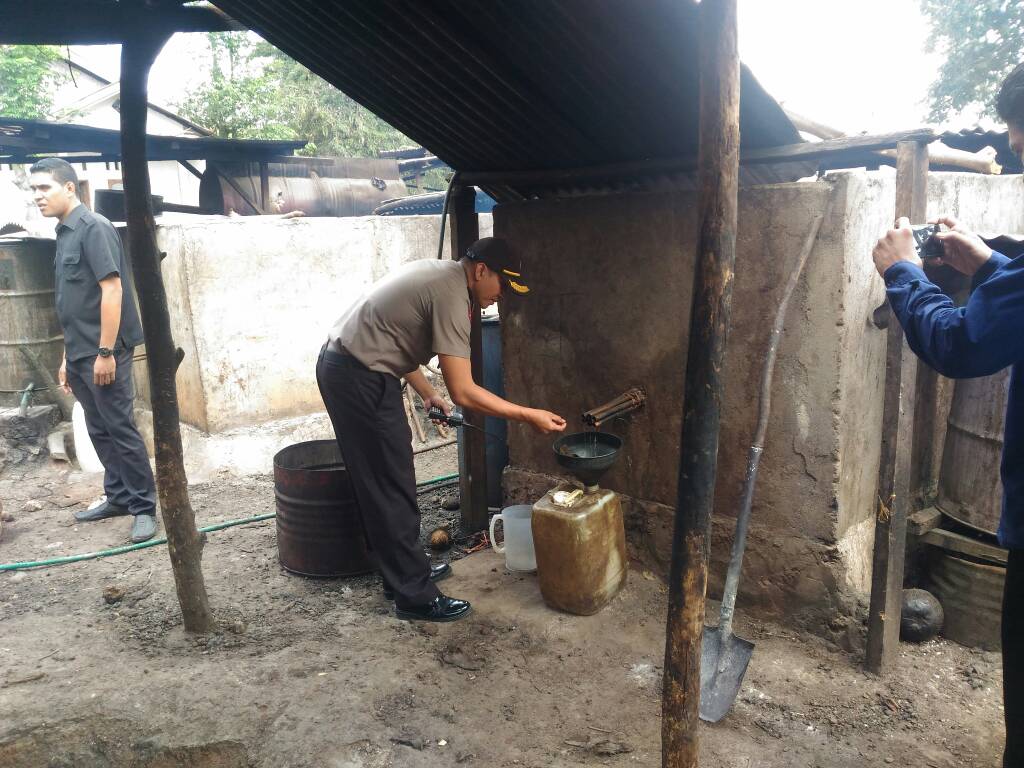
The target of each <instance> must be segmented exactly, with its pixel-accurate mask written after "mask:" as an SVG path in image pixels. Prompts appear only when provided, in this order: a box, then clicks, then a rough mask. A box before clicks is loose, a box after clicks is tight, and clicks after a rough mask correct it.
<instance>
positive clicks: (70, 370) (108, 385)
mask: <svg viewBox="0 0 1024 768" xmlns="http://www.w3.org/2000/svg"><path fill="white" fill-rule="evenodd" d="M29 173H30V174H31V178H30V179H29V184H30V186H31V188H32V196H33V199H34V200H35V203H36V205H37V206H39V210H40V211H41V212H42V214H43V215H44V216H49V217H55V218H57V219H59V220H60V223H59V224H57V257H56V262H55V269H56V300H57V316H58V317H59V319H60V324H61V327H62V328H63V329H64V361H63V362H62V363H61V366H60V371H59V372H58V381H59V382H60V385H61V386H62V387H63V388H64V390H65V391H67V390H68V389H69V388H70V390H71V391H72V392H74V395H75V398H76V399H77V400H78V402H79V403H81V405H82V409H83V410H84V411H85V421H86V425H87V426H88V428H89V437H90V438H92V443H93V446H94V447H95V448H96V454H97V455H98V456H99V458H100V461H102V462H103V467H104V469H105V470H106V472H105V475H104V478H103V487H104V489H105V491H106V495H107V498H106V501H104V502H103V503H102V504H100V505H99V506H97V507H94V508H93V509H86V510H81V511H79V512H76V513H75V519H76V520H78V521H79V522H89V521H92V520H102V519H104V518H107V517H116V516H119V515H133V516H134V520H133V522H132V531H131V540H132V542H133V543H138V542H142V541H146V540H148V539H151V538H153V536H154V535H155V534H156V486H155V483H154V482H153V470H152V469H151V468H150V466H149V456H148V455H147V453H146V445H145V443H144V442H143V440H142V436H141V435H140V434H139V431H138V429H136V427H135V421H134V418H133V416H132V405H133V402H134V395H133V391H132V354H133V352H134V347H135V346H136V345H138V344H141V343H142V341H143V337H142V324H141V323H140V322H139V316H138V313H137V312H136V310H135V303H134V302H133V301H132V299H131V294H130V293H128V295H127V296H125V295H124V293H123V287H122V283H121V275H123V274H124V273H125V269H124V266H125V257H124V248H123V247H122V245H121V239H120V238H119V237H118V236H117V232H116V231H114V227H113V226H112V225H111V224H110V222H109V221H107V220H106V219H105V218H103V217H102V216H99V215H98V214H95V213H93V212H92V211H90V210H89V209H88V208H86V207H85V206H84V205H82V203H81V201H80V200H79V199H78V176H77V174H76V173H75V169H74V168H72V167H71V165H70V164H69V163H67V162H66V161H64V160H61V159H60V158H55V157H48V158H45V159H43V160H40V161H39V162H38V163H36V164H35V165H33V166H32V167H31V168H30V169H29ZM129 291H130V289H129Z"/></svg>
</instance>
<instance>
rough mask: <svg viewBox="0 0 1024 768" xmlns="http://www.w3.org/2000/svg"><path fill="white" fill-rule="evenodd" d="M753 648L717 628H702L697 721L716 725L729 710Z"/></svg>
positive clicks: (741, 681)
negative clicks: (698, 714) (698, 718)
mask: <svg viewBox="0 0 1024 768" xmlns="http://www.w3.org/2000/svg"><path fill="white" fill-rule="evenodd" d="M753 653H754V644H753V643H752V642H750V641H749V640H744V639H743V638H742V637H736V635H734V634H732V633H729V634H728V635H723V634H722V633H721V632H720V631H719V629H718V627H704V639H703V642H702V645H701V652H700V719H701V720H704V721H706V722H708V723H717V722H718V721H719V720H721V719H722V718H723V717H725V716H726V715H727V714H728V712H729V710H730V709H732V703H733V702H734V701H735V700H736V695H737V694H738V693H739V692H740V687H741V686H742V685H743V675H745V674H746V672H747V665H748V664H749V663H750V656H751V655H752V654H753Z"/></svg>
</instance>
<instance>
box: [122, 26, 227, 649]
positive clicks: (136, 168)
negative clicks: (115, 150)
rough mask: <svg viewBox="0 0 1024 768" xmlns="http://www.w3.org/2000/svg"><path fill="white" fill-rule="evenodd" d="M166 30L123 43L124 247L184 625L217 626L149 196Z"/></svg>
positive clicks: (200, 629) (202, 629)
mask: <svg viewBox="0 0 1024 768" xmlns="http://www.w3.org/2000/svg"><path fill="white" fill-rule="evenodd" d="M165 42H167V38H166V37H163V36H161V37H155V36H154V37H146V36H141V37H139V38H135V39H132V40H131V41H126V42H125V43H124V44H123V45H122V46H121V163H122V174H123V177H124V189H125V206H126V211H127V218H128V253H129V256H130V257H131V261H132V273H133V276H134V279H135V290H136V292H137V293H138V296H139V308H140V311H141V314H142V325H143V330H144V333H145V339H146V357H147V362H148V365H149V378H150V386H151V390H152V400H153V431H154V435H155V443H156V476H157V489H158V492H159V495H160V508H161V513H162V516H163V521H164V529H165V530H166V533H167V548H168V552H169V553H170V558H171V568H172V569H173V571H174V584H175V588H176V589H177V592H178V603H179V604H180V605H181V615H182V618H183V620H184V625H185V629H186V631H189V632H209V631H210V630H211V629H213V627H214V621H213V614H212V613H211V612H210V603H209V599H208V598H207V596H206V585H205V583H204V581H203V571H202V565H201V563H202V556H203V541H202V538H201V537H200V535H199V533H198V531H197V530H196V521H195V513H194V512H193V511H192V505H191V504H190V502H189V498H188V481H187V479H186V477H185V463H184V459H183V456H182V450H181V427H180V424H179V422H178V389H177V385H176V384H175V381H174V377H175V374H176V373H177V369H178V363H179V362H180V360H179V359H178V357H177V353H176V350H175V347H174V340H173V339H172V337H171V320H170V315H169V313H168V311H167V294H166V292H165V291H164V281H163V277H162V275H161V274H160V254H159V252H158V250H157V244H156V225H155V223H154V221H153V206H152V204H151V200H150V185H149V166H148V165H147V160H146V113H147V109H148V107H147V90H148V80H149V69H150V67H151V66H152V64H153V61H154V59H156V55H157V53H159V52H160V49H161V48H162V47H163V45H164V43H165Z"/></svg>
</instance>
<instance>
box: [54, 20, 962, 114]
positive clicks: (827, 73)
mask: <svg viewBox="0 0 1024 768" xmlns="http://www.w3.org/2000/svg"><path fill="white" fill-rule="evenodd" d="M641 1H642V0H641ZM739 13H740V56H741V58H742V59H743V62H744V63H745V64H746V65H747V66H748V67H750V69H751V70H752V71H753V73H754V75H755V76H756V77H757V78H758V80H760V82H761V84H762V85H763V86H764V87H765V89H766V90H767V91H768V92H769V93H770V94H771V95H772V96H774V97H775V99H776V100H777V101H779V102H781V103H782V104H783V105H784V106H786V107H788V108H790V109H792V110H794V111H795V112H798V113H800V114H802V115H805V116H807V117H810V118H813V119H815V120H817V121H818V122H821V123H825V124H826V125H831V126H832V127H834V128H838V129H840V130H842V131H845V132H846V133H862V132H869V133H881V132H886V131H893V130H902V129H908V128H917V127H919V126H921V125H923V124H924V115H925V113H926V110H925V107H924V99H925V96H926V94H927V90H928V86H929V84H930V83H931V81H932V79H933V77H934V74H935V71H936V69H937V66H938V61H937V57H936V56H934V55H931V56H929V55H926V54H925V53H924V41H925V38H926V37H927V34H928V28H927V26H926V24H925V21H924V19H923V17H922V16H921V14H920V11H919V10H918V0H859V1H858V2H849V0H740V2H739ZM204 50H205V44H204V40H203V38H202V36H201V35H180V34H179V35H175V36H174V38H172V39H171V41H170V42H169V43H168V44H167V46H166V47H165V48H164V50H163V52H162V53H161V54H160V57H159V58H158V59H157V62H156V64H155V65H154V67H153V71H152V73H151V77H150V99H151V100H152V101H154V102H155V103H157V104H162V105H166V106H170V105H173V104H174V103H176V102H178V101H180V100H181V99H182V98H184V96H185V95H186V94H187V93H188V91H189V90H190V88H193V87H195V86H196V85H197V84H198V83H200V82H202V81H203V80H204V79H205V76H206V71H207V70H206V66H207V62H206V59H205V58H204V57H203V55H202V54H203V51H204ZM74 54H75V56H76V57H78V59H79V60H80V61H81V63H82V64H83V65H84V66H86V67H88V68H90V69H94V71H96V72H97V73H98V74H101V75H103V76H104V77H107V78H108V79H111V80H116V79H118V69H119V58H118V57H119V52H118V46H75V47H74ZM958 127H959V126H958Z"/></svg>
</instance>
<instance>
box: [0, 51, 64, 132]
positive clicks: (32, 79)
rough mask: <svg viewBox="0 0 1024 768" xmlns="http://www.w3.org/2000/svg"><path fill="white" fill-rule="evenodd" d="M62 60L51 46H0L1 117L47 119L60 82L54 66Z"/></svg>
mask: <svg viewBox="0 0 1024 768" xmlns="http://www.w3.org/2000/svg"><path fill="white" fill-rule="evenodd" d="M62 58H63V56H62V55H61V52H60V49H59V48H56V47H54V46H50V45H0V115H5V116H7V117H21V118H25V119H30V120H42V119H45V118H46V117H49V115H50V109H51V108H52V106H53V100H52V97H53V86H54V85H55V84H56V83H58V82H60V81H61V80H62V79H63V76H62V75H60V74H59V72H58V71H56V70H55V69H54V66H53V65H54V64H56V63H57V62H59V61H60V60H61V59H62Z"/></svg>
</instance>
